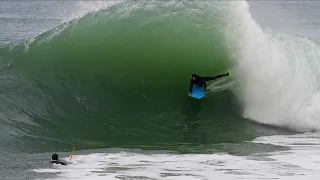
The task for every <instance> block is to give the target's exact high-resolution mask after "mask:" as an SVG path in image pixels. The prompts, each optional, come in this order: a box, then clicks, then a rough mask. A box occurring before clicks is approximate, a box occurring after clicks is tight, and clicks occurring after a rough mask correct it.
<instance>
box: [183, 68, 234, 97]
mask: <svg viewBox="0 0 320 180" xmlns="http://www.w3.org/2000/svg"><path fill="white" fill-rule="evenodd" d="M228 75H229V73H225V74H218V75H216V76H209V77H201V76H198V75H195V74H193V76H195V77H196V80H192V78H191V80H190V90H189V92H190V93H192V87H193V85H194V84H195V85H198V86H200V87H204V90H205V91H206V90H207V84H206V82H207V81H211V80H215V79H218V78H221V77H224V76H228Z"/></svg>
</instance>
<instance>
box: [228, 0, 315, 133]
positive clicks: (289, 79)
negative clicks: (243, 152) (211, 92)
mask: <svg viewBox="0 0 320 180" xmlns="http://www.w3.org/2000/svg"><path fill="white" fill-rule="evenodd" d="M228 9H229V13H227V14H226V21H227V22H226V31H225V33H226V34H225V37H226V41H227V42H228V46H229V48H230V52H232V57H231V58H232V60H233V63H234V74H235V76H234V78H236V79H237V82H238V85H237V87H238V89H237V92H236V93H237V94H238V98H239V100H240V101H241V103H242V104H243V106H244V116H245V117H247V118H249V119H253V120H255V121H258V122H260V123H265V124H272V125H278V126H285V127H290V128H293V129H296V130H302V131H306V130H314V129H320V122H319V120H318V119H319V118H320V106H319V105H320V99H319V90H318V86H319V79H318V76H319V72H320V69H319V63H318V62H317V60H318V59H319V58H320V48H319V47H318V46H317V45H316V44H315V43H313V42H312V41H310V40H309V39H307V38H301V37H294V36H289V35H280V34H279V33H275V32H270V31H264V30H263V29H262V28H261V27H260V26H259V25H258V24H257V23H256V22H255V21H254V19H253V18H252V17H251V14H250V11H249V6H248V4H247V3H246V2H245V1H242V2H230V6H229V7H228Z"/></svg>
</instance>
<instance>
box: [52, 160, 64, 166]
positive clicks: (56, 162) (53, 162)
mask: <svg viewBox="0 0 320 180" xmlns="http://www.w3.org/2000/svg"><path fill="white" fill-rule="evenodd" d="M51 163H52V164H61V165H67V163H65V162H63V161H59V160H58V161H56V160H51Z"/></svg>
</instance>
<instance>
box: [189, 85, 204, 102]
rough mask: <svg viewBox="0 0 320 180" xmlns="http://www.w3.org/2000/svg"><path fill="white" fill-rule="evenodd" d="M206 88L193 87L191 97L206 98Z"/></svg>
mask: <svg viewBox="0 0 320 180" xmlns="http://www.w3.org/2000/svg"><path fill="white" fill-rule="evenodd" d="M204 95H205V94H204V87H200V86H197V85H193V87H192V93H191V94H190V97H193V98H196V99H201V98H203V97H204Z"/></svg>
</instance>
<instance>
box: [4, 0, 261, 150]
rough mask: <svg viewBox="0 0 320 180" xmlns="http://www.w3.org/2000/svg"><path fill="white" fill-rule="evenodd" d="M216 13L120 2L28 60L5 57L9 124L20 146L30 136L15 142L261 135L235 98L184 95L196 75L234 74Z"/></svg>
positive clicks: (48, 39)
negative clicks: (12, 113)
mask: <svg viewBox="0 0 320 180" xmlns="http://www.w3.org/2000/svg"><path fill="white" fill-rule="evenodd" d="M222 7H223V6H222V5H221V4H220V3H218V2H211V3H208V2H203V4H201V3H190V2H188V3H186V2H174V3H173V2H168V3H164V2H159V3H157V2H148V3H145V2H143V1H141V2H139V3H137V2H131V3H119V4H117V5H115V6H112V7H110V8H109V9H106V10H102V11H99V12H97V13H91V14H87V15H86V16H85V17H83V18H81V19H78V20H74V21H73V22H70V23H68V24H67V25H66V24H64V25H61V26H60V27H57V28H56V29H54V30H52V31H50V32H47V33H44V34H42V35H40V36H38V37H37V38H36V40H35V41H33V42H32V43H31V44H30V45H29V48H28V50H27V51H25V52H24V51H23V50H22V49H23V48H22V47H19V46H17V47H16V48H14V49H13V50H11V52H7V53H4V52H2V58H3V59H5V60H7V62H8V64H10V65H9V66H3V67H2V68H3V69H7V68H8V67H9V70H8V73H7V74H6V75H5V76H8V74H10V76H12V79H13V80H12V81H11V80H10V79H8V80H7V81H8V82H13V81H17V79H19V82H17V83H16V84H15V85H12V83H8V86H6V88H8V89H11V90H12V89H13V88H14V89H15V90H14V91H10V92H6V93H7V94H8V95H10V96H12V97H14V99H15V100H17V102H18V103H17V102H16V103H13V104H11V105H10V106H7V107H10V109H16V111H17V114H20V119H21V121H19V122H18V121H17V120H12V121H13V123H12V124H13V125H12V124H11V125H10V123H9V125H8V126H14V127H15V128H16V129H17V130H15V133H12V134H13V135H14V136H15V137H16V138H17V139H20V140H22V139H23V137H24V136H25V135H27V137H28V138H27V141H17V142H20V143H21V144H24V143H28V145H29V146H30V147H32V149H44V150H45V149H51V148H52V147H55V148H63V147H66V146H67V147H69V146H70V144H77V145H78V146H80V147H79V148H97V147H135V146H136V147H140V148H141V147H157V148H159V149H163V148H162V146H168V147H181V146H182V145H199V144H204V145H206V144H216V143H220V142H224V143H225V142H238V141H239V140H243V139H246V138H251V137H252V136H255V135H256V134H259V133H261V131H260V132H259V131H251V128H253V125H252V124H250V123H249V122H245V123H244V122H243V120H242V118H241V112H240V108H239V107H238V105H237V103H236V101H235V98H234V95H233V94H232V92H230V91H221V92H215V93H210V94H209V95H208V97H207V98H205V99H202V100H200V101H199V100H195V99H191V98H190V97H188V96H187V92H188V88H189V80H190V76H191V74H192V73H194V72H198V73H200V74H201V75H204V76H211V75H215V74H218V73H223V72H225V70H227V69H228V68H231V67H230V64H229V63H228V62H229V61H228V51H227V49H226V46H225V44H224V39H223V24H224V22H223V19H222V15H221V14H223V12H222V9H223V8H222ZM62 28H63V29H62ZM59 29H60V30H61V29H62V30H61V31H58V30H59ZM1 51H4V49H2V50H1ZM2 73H4V72H2ZM229 79H231V78H229ZM9 111H10V110H8V112H9ZM7 116H8V117H10V118H14V117H13V116H9V115H7ZM10 118H7V119H10ZM8 121H9V120H8ZM21 123H22V124H24V125H23V126H21ZM244 129H248V131H247V130H246V131H245V132H244ZM18 130H19V131H18ZM250 131H251V132H250ZM227 132H232V134H228V133H227ZM39 142H41V143H39ZM22 146H23V145H21V148H22ZM23 147H24V146H23Z"/></svg>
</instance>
